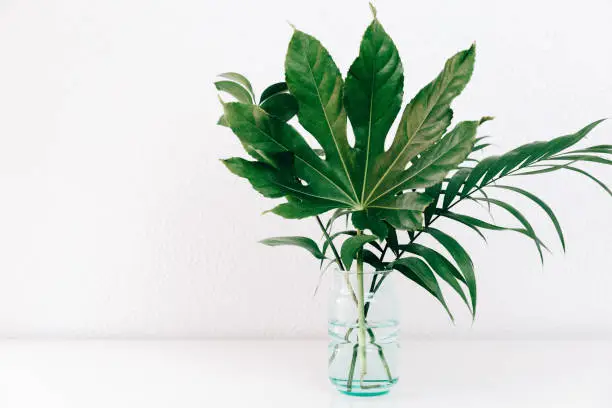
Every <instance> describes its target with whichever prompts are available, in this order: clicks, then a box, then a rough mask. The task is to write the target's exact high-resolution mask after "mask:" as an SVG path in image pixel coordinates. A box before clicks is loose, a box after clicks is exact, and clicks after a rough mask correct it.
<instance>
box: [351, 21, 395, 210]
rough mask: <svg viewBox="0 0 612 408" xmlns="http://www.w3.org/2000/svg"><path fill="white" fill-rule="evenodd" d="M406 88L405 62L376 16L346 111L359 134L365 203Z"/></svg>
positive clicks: (359, 183)
mask: <svg viewBox="0 0 612 408" xmlns="http://www.w3.org/2000/svg"><path fill="white" fill-rule="evenodd" d="M403 89H404V74H403V68H402V62H401V60H400V57H399V54H398V52H397V49H396V48H395V44H393V41H392V40H391V37H389V35H388V34H387V33H386V32H385V30H384V29H383V27H382V25H381V24H380V22H379V21H378V19H376V18H374V21H372V24H370V26H369V27H368V28H367V30H366V32H365V34H364V35H363V39H362V40H361V45H360V48H359V56H358V57H357V59H356V60H355V62H353V64H352V65H351V68H350V69H349V72H348V75H347V77H346V86H345V90H344V101H345V106H346V111H347V114H348V117H349V119H350V121H351V125H352V127H353V132H354V134H355V150H356V160H357V162H358V163H360V164H361V166H360V167H361V168H359V169H356V170H357V171H356V172H355V173H356V174H355V185H356V187H357V190H358V195H359V200H360V201H361V202H365V198H366V195H367V194H369V192H370V191H371V190H372V188H373V186H374V185H375V184H376V182H377V181H378V180H377V179H375V172H376V167H375V166H376V162H377V159H378V157H379V156H380V155H381V154H382V153H383V152H384V145H385V139H386V136H387V133H388V132H389V129H390V128H391V125H392V124H393V121H394V120H395V117H396V116H397V114H398V113H399V111H400V108H401V104H402V96H403ZM359 170H361V171H359Z"/></svg>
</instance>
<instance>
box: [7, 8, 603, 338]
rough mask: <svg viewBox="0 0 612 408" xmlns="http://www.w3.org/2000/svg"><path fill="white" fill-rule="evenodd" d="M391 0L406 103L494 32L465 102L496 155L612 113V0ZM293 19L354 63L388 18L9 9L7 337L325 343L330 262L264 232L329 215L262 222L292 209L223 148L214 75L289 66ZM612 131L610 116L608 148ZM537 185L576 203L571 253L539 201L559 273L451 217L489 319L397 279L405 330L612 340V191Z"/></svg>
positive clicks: (545, 194)
mask: <svg viewBox="0 0 612 408" xmlns="http://www.w3.org/2000/svg"><path fill="white" fill-rule="evenodd" d="M377 5H378V8H379V17H380V19H381V21H382V22H383V24H384V25H385V27H386V29H387V31H388V32H389V33H390V34H391V35H392V37H393V38H394V40H395V43H396V45H397V46H398V48H399V50H400V54H401V56H402V59H403V61H404V69H405V72H406V95H407V96H406V97H410V96H412V95H413V94H414V93H415V92H416V91H417V90H418V89H419V88H420V87H421V86H423V85H424V84H425V83H427V82H428V81H429V80H430V79H432V78H433V76H434V75H436V74H437V72H438V71H439V70H440V69H441V67H442V65H443V62H444V60H445V59H446V58H447V57H449V56H450V55H452V54H453V53H454V52H456V51H457V50H459V49H462V48H465V47H467V46H469V45H470V43H471V42H472V41H474V40H476V41H477V44H478V55H477V67H476V70H475V74H474V77H473V79H472V82H471V84H470V85H469V87H468V88H467V90H466V91H465V92H464V94H463V95H462V97H461V98H459V99H458V101H457V103H456V104H455V105H454V107H455V110H456V117H459V118H463V119H474V118H479V117H480V116H482V115H495V116H496V117H497V119H496V120H495V121H494V122H491V123H490V124H487V125H486V128H485V127H483V131H484V133H486V134H491V135H494V137H495V139H494V140H495V143H497V146H496V147H494V148H492V149H491V150H490V153H496V152H501V151H504V150H506V149H508V148H511V147H514V146H516V145H519V144H522V143H525V142H528V141H531V140H534V139H546V138H550V137H554V136H558V135H561V134H564V133H567V132H570V131H574V130H576V129H578V128H580V127H582V126H583V125H584V124H586V123H588V122H590V121H592V120H595V119H598V118H601V117H606V116H612V79H611V76H610V73H612V50H611V48H610V39H611V38H612V24H610V21H611V19H612V3H611V2H610V1H609V0H599V1H597V0H590V1H586V0H585V1H581V2H558V1H533V0H529V1H528V0H517V1H513V2H503V3H502V2H495V3H493V2H490V1H476V0H471V1H461V2H457V1H435V2H434V1H432V2H405V1H402V2H399V1H398V2H391V1H383V0H381V1H379V2H378V4H377ZM287 20H289V21H291V22H292V23H293V24H295V25H297V26H298V27H299V28H300V29H302V30H305V31H307V32H310V33H312V34H314V35H316V36H317V37H318V38H319V39H321V41H322V42H323V43H324V44H325V45H326V46H327V47H328V49H329V50H330V52H331V53H332V55H333V56H334V57H335V60H336V62H337V63H338V65H339V66H340V67H342V70H343V71H344V72H346V69H347V68H348V66H349V65H350V63H351V61H352V60H353V58H354V57H355V56H356V54H357V50H358V44H359V41H360V37H361V35H362V32H363V30H364V29H365V27H366V25H367V24H368V23H369V20H370V14H369V9H368V7H367V3H366V2H365V1H360V2H356V1H333V2H332V1H329V0H309V1H281V0H260V1H258V2H246V1H231V0H230V1H227V0H226V1H215V2H212V1H204V2H202V1H195V0H192V1H169V0H166V1H154V2H153V1H144V0H143V1H137V0H124V1H107V2H95V1H76V0H74V1H70V0H62V1H59V0H56V1H28V0H24V1H8V0H5V1H2V2H0V56H1V60H0V61H1V62H0V336H4V337H20V336H52V337H60V336H77V337H92V336H102V337H111V336H117V337H153V336H157V337H181V336H186V337H196V336H202V337H220V336H251V337H276V336H283V337H284V336H292V337H293V336H295V337H302V336H324V334H325V296H324V291H323V292H322V293H320V294H319V295H318V296H317V297H315V298H313V296H312V293H313V289H314V287H315V285H316V282H317V276H318V271H317V266H316V264H315V262H314V261H313V259H311V258H310V257H309V256H308V255H307V254H305V253H302V252H300V251H299V250H293V249H285V248H283V249H272V248H266V247H262V246H260V245H258V244H257V243H256V241H257V240H258V239H261V238H264V237H267V236H273V235H285V234H304V235H311V236H315V237H318V233H317V231H316V228H315V225H314V223H313V222H309V221H305V222H288V221H284V220H281V219H279V218H276V217H275V216H273V215H267V216H261V215H260V213H261V212H262V211H263V210H265V209H267V208H269V207H270V206H272V205H273V203H272V202H271V201H269V200H265V199H263V198H260V197H259V196H258V195H257V194H256V193H254V192H253V191H252V190H251V188H250V186H248V184H247V183H246V182H244V181H243V180H240V179H238V178H236V177H234V176H232V175H231V174H229V172H227V170H226V169H225V168H224V167H223V166H222V165H221V163H219V161H218V160H217V159H218V158H219V157H228V156H232V155H240V154H242V152H241V148H240V145H239V144H238V142H237V140H236V138H235V137H234V136H233V135H231V134H230V133H229V131H227V130H226V129H224V128H220V127H217V126H215V125H214V123H215V122H216V120H217V118H218V116H219V113H220V110H221V109H220V106H219V104H218V102H217V99H216V93H215V91H214V87H213V85H212V83H213V81H214V76H215V74H217V73H219V72H223V71H229V70H237V71H239V72H242V73H244V74H246V75H247V76H248V77H249V78H250V79H251V80H252V82H253V83H254V85H255V87H256V89H257V91H261V90H262V89H263V87H264V86H266V85H268V84H270V83H272V82H276V81H279V80H282V75H283V58H284V53H285V50H286V45H287V43H288V40H289V38H290V35H291V29H290V27H289V25H288V24H287V22H286V21H287ZM611 135H612V123H606V124H604V125H602V126H601V127H599V128H598V129H597V130H596V131H594V132H593V134H592V136H591V137H590V139H589V141H588V142H590V143H591V144H600V143H610V142H611V139H612V138H611ZM594 172H595V174H597V175H598V176H600V177H601V178H602V180H603V181H605V182H607V183H611V182H612V174H611V172H610V170H609V169H605V168H598V169H595V170H594ZM517 181H521V183H522V185H523V186H526V187H529V188H532V189H533V191H535V192H537V193H538V194H539V195H540V196H541V197H542V198H543V199H545V200H546V201H548V202H549V204H551V205H552V206H553V207H554V208H555V209H556V211H557V213H558V216H559V218H560V219H561V221H562V223H563V225H564V227H565V232H566V234H567V244H568V253H567V254H566V255H563V254H562V251H561V249H560V246H559V244H558V243H557V242H555V235H554V230H553V229H552V227H551V225H550V223H549V222H548V220H547V219H546V218H545V217H544V216H543V214H542V213H541V212H540V211H539V210H538V209H535V208H533V207H531V206H529V205H519V206H520V208H521V209H525V212H526V214H527V215H528V216H529V218H531V219H532V221H533V223H534V225H535V227H536V229H537V230H539V231H540V232H541V233H542V235H543V237H544V238H545V239H546V241H547V242H549V243H550V246H551V249H552V250H553V252H554V253H555V255H554V256H553V257H550V256H549V257H548V258H547V262H546V264H545V266H544V267H543V268H542V267H541V266H540V265H539V261H538V258H537V255H536V252H535V249H534V248H533V246H532V244H531V243H529V242H527V241H526V240H525V239H523V238H522V237H517V236H515V235H513V234H511V233H491V234H489V245H488V246H484V245H483V244H482V243H481V242H480V241H479V240H478V239H477V238H476V236H475V235H473V233H471V232H465V231H463V230H462V229H458V228H456V227H455V226H451V225H450V224H449V225H448V227H449V228H451V229H452V231H456V232H457V236H458V237H460V239H461V241H462V242H463V243H464V244H465V246H466V247H467V248H469V249H470V250H471V252H472V254H473V258H474V261H475V263H476V265H477V268H478V273H479V285H480V286H479V288H480V296H479V299H480V314H479V317H478V319H477V321H476V323H475V324H474V325H473V326H471V324H470V320H469V316H468V315H467V312H466V311H464V310H463V309H462V307H461V304H460V302H459V301H457V299H455V298H453V297H452V295H449V296H450V299H449V301H450V303H451V305H452V306H454V309H455V310H456V311H457V315H458V323H457V325H456V326H452V325H450V324H449V322H448V319H447V318H446V316H445V315H444V313H443V312H442V309H441V308H440V307H439V306H438V305H437V304H436V302H435V300H433V299H432V298H430V297H428V295H426V294H425V293H424V292H423V291H422V290H420V289H417V288H415V287H414V286H413V285H411V284H410V283H409V282H407V281H402V280H400V279H397V281H396V283H397V285H398V289H399V293H400V294H401V301H402V307H403V309H404V320H403V327H404V335H406V336H413V337H443V338H465V337H479V338H517V337H521V338H542V337H546V338H557V337H564V338H567V337H572V338H573V337H576V338H591V337H611V336H612V300H611V299H610V297H609V288H610V287H612V262H611V261H610V250H611V249H612V243H611V238H610V230H611V229H612V220H611V217H610V210H611V208H612V206H611V202H610V200H609V197H607V196H606V194H605V193H604V192H603V191H602V190H600V189H599V188H598V187H597V186H595V184H593V183H591V182H590V181H588V180H586V179H583V178H581V177H580V176H578V175H576V174H573V173H572V174H564V173H555V174H554V175H542V176H537V177H535V178H533V179H531V180H517ZM514 202H522V203H524V201H523V200H521V199H519V200H514ZM466 211H473V212H472V213H473V214H479V215H481V216H483V217H484V213H483V212H482V210H480V209H478V208H469V209H467V208H466ZM497 220H498V221H499V222H503V221H505V220H506V219H505V218H504V217H503V216H502V215H499V216H498V217H497Z"/></svg>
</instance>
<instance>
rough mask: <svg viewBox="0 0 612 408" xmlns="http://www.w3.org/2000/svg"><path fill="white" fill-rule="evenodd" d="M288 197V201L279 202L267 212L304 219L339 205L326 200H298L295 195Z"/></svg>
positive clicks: (289, 217)
mask: <svg viewBox="0 0 612 408" xmlns="http://www.w3.org/2000/svg"><path fill="white" fill-rule="evenodd" d="M288 199H289V201H288V202H286V203H282V204H279V205H277V206H276V207H274V208H272V209H270V210H268V211H266V212H271V213H273V214H276V215H280V216H281V217H283V218H288V219H302V218H307V217H313V216H315V215H319V214H323V213H326V212H328V211H330V210H333V209H334V208H336V207H337V205H336V204H334V203H327V202H324V201H323V202H319V201H316V200H314V201H313V200H308V199H306V200H298V199H296V198H294V196H290V197H288Z"/></svg>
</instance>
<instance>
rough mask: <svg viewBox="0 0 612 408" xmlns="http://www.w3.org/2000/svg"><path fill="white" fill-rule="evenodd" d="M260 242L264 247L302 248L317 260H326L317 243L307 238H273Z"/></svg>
mask: <svg viewBox="0 0 612 408" xmlns="http://www.w3.org/2000/svg"><path fill="white" fill-rule="evenodd" d="M259 242H260V243H262V244H264V245H268V246H279V245H292V246H297V247H300V248H304V249H305V250H307V251H308V252H310V253H311V254H312V255H313V256H314V257H315V258H318V259H324V258H325V256H324V255H323V253H322V252H321V250H320V249H319V247H318V246H317V243H316V242H314V241H313V240H312V239H310V238H306V237H273V238H266V239H263V240H261V241H259Z"/></svg>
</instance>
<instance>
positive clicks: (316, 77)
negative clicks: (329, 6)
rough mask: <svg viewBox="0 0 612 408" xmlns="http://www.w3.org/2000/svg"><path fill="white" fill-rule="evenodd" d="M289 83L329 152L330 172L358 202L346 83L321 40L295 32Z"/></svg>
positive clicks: (304, 120)
mask: <svg viewBox="0 0 612 408" xmlns="http://www.w3.org/2000/svg"><path fill="white" fill-rule="evenodd" d="M285 81H286V82H287V86H288V87H289V91H290V92H291V94H292V95H294V96H295V97H296V99H297V101H298V106H299V111H298V119H299V121H300V124H301V125H302V126H303V127H304V129H306V131H308V132H309V133H310V134H311V135H313V136H314V138H315V139H316V140H317V142H318V143H319V144H320V145H321V147H322V148H323V150H324V151H325V161H326V162H327V163H328V164H329V170H330V171H331V172H333V173H335V178H336V179H337V180H338V181H339V182H340V183H341V185H342V188H343V191H344V192H345V195H347V196H348V197H350V199H351V201H353V202H356V201H357V193H356V190H355V186H354V184H353V180H352V179H351V176H350V169H352V168H353V167H354V160H353V156H354V155H353V154H352V152H351V149H350V146H349V143H348V139H347V135H346V112H345V110H344V104H343V102H342V98H343V96H342V95H343V87H344V81H343V80H342V75H340V70H339V69H338V67H337V66H336V64H335V63H334V61H333V59H332V57H331V56H330V55H329V53H328V52H327V50H326V49H325V48H324V47H323V45H321V43H320V42H319V40H317V39H316V38H314V37H312V36H310V35H308V34H306V33H304V32H302V31H299V30H295V32H294V33H293V37H292V38H291V41H290V42H289V49H288V51H287V58H286V59H285Z"/></svg>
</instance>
